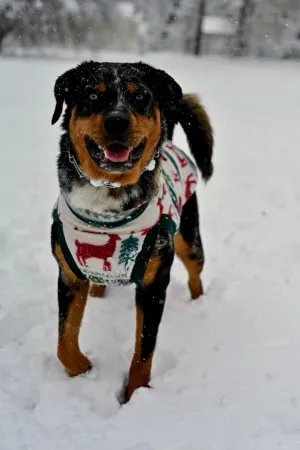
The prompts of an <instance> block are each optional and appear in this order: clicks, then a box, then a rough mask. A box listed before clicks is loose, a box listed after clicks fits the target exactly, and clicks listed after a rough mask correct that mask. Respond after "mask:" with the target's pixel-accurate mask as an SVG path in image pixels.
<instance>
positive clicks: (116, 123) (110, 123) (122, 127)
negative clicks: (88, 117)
mask: <svg viewBox="0 0 300 450" xmlns="http://www.w3.org/2000/svg"><path fill="white" fill-rule="evenodd" d="M129 124H130V117H129V114H128V112H126V111H112V112H110V113H108V114H106V116H105V117H104V118H103V126H104V128H105V131H106V132H107V134H108V135H109V136H110V137H118V136H123V135H124V134H125V132H126V131H127V130H128V128H129Z"/></svg>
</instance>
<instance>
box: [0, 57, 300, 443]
mask: <svg viewBox="0 0 300 450" xmlns="http://www.w3.org/2000/svg"><path fill="white" fill-rule="evenodd" d="M128 58H129V57H128ZM123 59H124V57H123ZM131 59H132V57H131ZM150 61H151V62H152V63H153V64H156V65H157V66H160V67H164V68H165V69H167V70H168V71H170V72H171V73H172V74H173V75H174V76H175V77H176V78H177V79H178V81H179V82H180V83H181V84H182V86H183V88H184V91H185V92H188V91H197V92H199V93H200V94H201V96H202V98H203V101H204V103H205V104H206V105H207V108H208V111H209V113H210V115H211V118H212V122H213V125H214V127H215V132H216V149H215V166H216V172H215V177H214V178H213V180H212V181H211V183H209V184H208V186H207V187H205V188H204V187H202V186H201V187H199V193H200V196H201V220H202V233H203V239H204V243H205V248H206V254H207V265H206V269H205V272H204V283H205V287H206V296H205V298H204V299H203V300H202V301H198V302H194V303H191V302H189V295H188V291H187V288H186V275H185V272H184V270H183V268H182V266H181V265H180V263H179V262H178V261H176V262H175V264H174V269H173V277H172V283H171V285H170V288H169V291H168V301H167V304H166V310H165V315H164V318H163V322H162V326H161V329H160V334H159V343H158V347H157V351H156V354H155V361H154V368H153V378H152V386H153V389H151V390H147V389H143V390H140V391H138V392H137V393H136V394H135V395H134V397H133V398H132V400H131V402H130V403H129V404H127V405H125V406H123V407H122V408H120V406H119V404H118V402H117V399H116V395H117V393H118V390H119V388H120V386H121V383H122V379H123V375H124V373H125V372H126V371H127V369H128V367H129V362H130V358H131V355H132V347H133V330H134V301H133V289H131V288H128V290H126V291H125V290H124V289H122V290H120V289H111V291H110V292H109V297H108V298H106V299H103V300H99V299H97V300H96V299H90V301H89V304H88V308H87V313H86V315H85V320H84V324H83V328H82V334H81V343H82V349H83V350H84V351H85V352H86V353H88V354H89V355H90V357H91V359H92V361H93V363H94V369H93V370H92V372H91V373H90V374H89V375H88V376H86V377H81V378H77V379H69V378H68V377H67V376H66V375H65V373H64V371H63V369H62V367H61V365H60V364H59V362H58V361H57V359H56V355H55V353H56V336H57V305H56V264H55V263H54V261H53V260H52V257H51V255H50V246H49V227H50V213H51V208H52V205H53V203H54V201H55V199H56V196H57V182H56V173H55V158H56V154H57V149H58V146H57V136H58V134H59V130H58V128H55V127H52V128H51V126H50V118H51V114H52V109H53V106H54V100H53V97H52V87H53V83H54V80H55V78H56V76H57V75H59V74H60V73H61V72H62V71H64V70H65V69H66V68H69V67H70V66H71V65H73V64H74V62H72V61H67V62H62V61H60V62H58V61H48V60H46V61H45V60H44V61H39V60H23V61H22V60H20V59H14V60H9V59H2V60H0V70H1V90H0V123H1V134H0V149H1V150H0V151H1V177H0V184H1V186H0V192H1V216H0V248H1V253H2V256H3V260H2V261H1V265H0V283H1V304H0V437H1V439H0V449H1V450H60V449H63V450H81V449H82V448H83V447H84V448H87V449H90V450H98V449H101V450H117V449H120V450H202V449H203V450H254V449H255V450H276V449H282V450H296V449H297V450H299V449H300V382H299V380H300V358H299V356H300V326H299V324H300V318H299V314H300V298H299V268H300V237H299V236H300V235H299V229H300V212H299V203H300V179H299V164H300V155H299V150H298V146H299V141H300V127H299V105H300V90H299V76H300V66H299V65H293V64H289V63H288V64H283V63H270V62H268V63H266V62H262V61H259V62H254V61H250V62H247V61H246V62H236V61H223V60H215V59H203V60H202V59H199V60H193V59H189V58H183V57H174V56H169V57H167V56H166V55H159V56H153V57H151V58H150ZM177 143H179V145H182V146H183V147H184V148H187V147H186V144H185V140H184V135H183V134H182V133H181V131H179V132H178V134H177ZM297 276H298V279H297Z"/></svg>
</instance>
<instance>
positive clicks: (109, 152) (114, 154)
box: [85, 136, 146, 172]
mask: <svg viewBox="0 0 300 450" xmlns="http://www.w3.org/2000/svg"><path fill="white" fill-rule="evenodd" d="M85 143H86V147H87V149H88V152H89V154H90V156H91V158H92V159H93V160H94V161H95V162H96V163H97V164H98V165H99V166H100V167H103V168H105V169H108V170H111V171H119V172H123V171H125V170H129V169H131V168H132V167H133V165H134V163H135V162H136V161H137V160H138V159H139V158H140V157H141V155H142V153H143V150H144V148H145V144H146V140H145V139H143V140H142V141H141V142H140V143H139V144H138V145H137V146H136V147H130V146H127V145H124V144H121V143H119V142H114V143H112V144H108V145H107V146H106V147H101V146H100V145H98V144H97V143H96V142H95V141H94V140H93V139H92V138H90V137H89V136H86V137H85Z"/></svg>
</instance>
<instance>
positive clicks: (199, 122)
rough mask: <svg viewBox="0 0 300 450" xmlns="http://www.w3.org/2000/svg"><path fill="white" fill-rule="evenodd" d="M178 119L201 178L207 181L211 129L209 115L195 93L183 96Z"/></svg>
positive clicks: (211, 136)
mask: <svg viewBox="0 0 300 450" xmlns="http://www.w3.org/2000/svg"><path fill="white" fill-rule="evenodd" d="M178 121H179V123H180V125H181V126H182V128H183V130H184V132H185V134H186V136H187V140H188V143H189V147H190V150H191V153H192V155H193V157H194V158H195V161H196V164H197V166H198V168H199V170H200V172H201V174H202V178H203V179H204V180H205V181H208V180H209V179H210V177H211V176H212V174H213V164H212V154H213V145H214V138H213V130H212V126H211V123H210V120H209V117H208V115H207V113H206V111H205V109H204V107H203V106H202V105H201V103H200V100H199V99H198V97H197V95H196V94H185V95H184V96H183V99H182V102H181V107H180V111H179V117H178Z"/></svg>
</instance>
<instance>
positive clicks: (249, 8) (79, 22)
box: [0, 0, 300, 58]
mask: <svg viewBox="0 0 300 450" xmlns="http://www.w3.org/2000/svg"><path fill="white" fill-rule="evenodd" d="M299 24H300V0H126V1H124V0H0V51H2V50H3V51H5V52H6V53H13V52H15V53H23V54H24V53H26V52H27V53H29V52H30V51H32V50H36V51H38V52H40V53H43V54H46V53H47V51H48V50H49V49H55V51H57V53H59V52H61V51H62V49H68V50H73V51H75V50H76V52H78V50H81V49H82V50H83V51H86V50H91V51H101V50H103V49H107V50H124V51H132V52H145V51H158V50H167V51H176V52H183V53H190V54H195V55H203V54H219V55H222V56H226V55H228V56H231V55H235V56H268V57H276V58H291V57H297V58H299V57H300V25H299Z"/></svg>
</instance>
